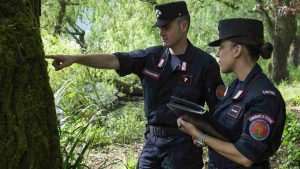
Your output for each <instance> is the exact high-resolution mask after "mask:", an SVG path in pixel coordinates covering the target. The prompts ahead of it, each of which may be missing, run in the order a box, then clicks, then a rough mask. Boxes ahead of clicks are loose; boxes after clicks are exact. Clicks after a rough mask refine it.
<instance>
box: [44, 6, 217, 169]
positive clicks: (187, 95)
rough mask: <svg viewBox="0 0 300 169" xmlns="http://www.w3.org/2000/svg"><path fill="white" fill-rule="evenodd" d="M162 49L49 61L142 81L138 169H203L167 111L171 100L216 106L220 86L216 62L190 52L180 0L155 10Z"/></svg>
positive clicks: (58, 65) (187, 18) (184, 8)
mask: <svg viewBox="0 0 300 169" xmlns="http://www.w3.org/2000/svg"><path fill="white" fill-rule="evenodd" d="M155 10H156V17H157V22H156V23H155V24H154V26H153V27H158V28H159V30H160V36H161V38H162V41H163V45H160V46H154V47H150V48H147V49H145V50H134V51H131V52H126V53H125V52H118V53H113V54H94V55H84V56H83V55H76V56H74V57H69V56H66V55H56V56H53V55H52V56H47V57H48V58H52V59H54V61H53V66H54V67H55V68H56V70H59V69H62V68H64V67H67V66H70V65H72V64H73V63H78V64H82V65H87V66H90V67H95V68H101V69H116V71H117V73H118V74H119V75H120V76H124V75H127V74H130V73H135V74H136V75H138V76H139V77H140V79H141V81H142V86H143V97H144V110H145V114H146V118H147V122H148V123H147V129H146V134H145V135H146V143H145V145H144V148H143V150H142V152H141V154H140V157H139V160H138V166H137V168H143V169H146V168H151V169H155V168H171V169H176V168H178V169H196V168H197V169H199V168H202V166H203V163H202V149H199V148H196V147H195V146H194V144H193V142H192V138H191V137H190V136H188V135H186V134H184V133H183V132H181V131H180V130H179V129H178V127H177V122H176V119H177V118H178V117H176V115H175V114H174V113H173V112H172V111H171V110H170V109H169V108H168V107H167V106H166V103H168V102H169V100H170V97H171V96H176V97H180V98H183V99H187V100H189V101H192V102H195V103H197V104H200V105H204V103H205V102H206V103H207V105H208V107H209V109H210V111H214V108H215V106H216V105H217V102H218V100H217V98H216V94H215V90H216V88H217V87H218V86H219V85H222V84H223V82H222V79H221V77H220V73H219V66H218V64H217V62H216V61H215V59H214V58H213V57H212V56H210V55H209V54H207V53H205V52H204V51H202V50H200V49H198V48H196V47H194V46H193V45H192V44H191V42H190V41H189V40H188V39H187V32H188V29H189V24H190V16H189V12H188V9H187V6H186V3H185V2H183V1H180V2H172V3H167V4H162V5H157V6H155Z"/></svg>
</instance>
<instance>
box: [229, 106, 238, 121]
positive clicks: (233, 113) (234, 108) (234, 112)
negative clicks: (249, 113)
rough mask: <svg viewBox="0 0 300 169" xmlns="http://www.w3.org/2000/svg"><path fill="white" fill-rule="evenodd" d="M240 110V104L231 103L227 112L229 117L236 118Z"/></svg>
mask: <svg viewBox="0 0 300 169" xmlns="http://www.w3.org/2000/svg"><path fill="white" fill-rule="evenodd" d="M241 110H242V108H241V107H240V106H238V105H233V106H232V107H231V108H230V111H229V112H228V113H227V114H228V115H230V116H231V117H234V118H236V119H237V118H238V117H239V114H240V112H241Z"/></svg>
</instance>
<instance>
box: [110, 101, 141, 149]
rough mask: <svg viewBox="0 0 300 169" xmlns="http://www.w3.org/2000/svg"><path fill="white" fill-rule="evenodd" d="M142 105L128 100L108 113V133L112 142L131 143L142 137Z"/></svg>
mask: <svg viewBox="0 0 300 169" xmlns="http://www.w3.org/2000/svg"><path fill="white" fill-rule="evenodd" d="M142 106H143V104H142V103H130V102H129V103H126V106H125V107H123V108H122V109H118V110H116V111H114V112H112V113H111V114H110V115H109V117H108V118H109V121H108V123H107V127H108V129H109V131H108V135H109V136H110V137H111V138H112V140H114V142H118V143H131V142H132V141H134V140H140V139H141V138H143V133H144V130H145V119H144V112H143V109H142Z"/></svg>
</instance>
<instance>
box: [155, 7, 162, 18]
mask: <svg viewBox="0 0 300 169" xmlns="http://www.w3.org/2000/svg"><path fill="white" fill-rule="evenodd" d="M155 12H156V18H159V17H160V16H161V15H162V13H161V11H160V10H158V9H157V10H156V11H155Z"/></svg>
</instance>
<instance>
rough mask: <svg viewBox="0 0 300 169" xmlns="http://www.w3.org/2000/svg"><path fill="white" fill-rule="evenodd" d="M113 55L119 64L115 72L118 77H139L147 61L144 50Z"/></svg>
mask: <svg viewBox="0 0 300 169" xmlns="http://www.w3.org/2000/svg"><path fill="white" fill-rule="evenodd" d="M114 55H115V56H116V57H117V58H118V60H119V63H120V69H119V70H116V72H117V73H118V74H119V75H120V76H125V75H128V74H130V73H134V74H136V75H138V76H141V73H142V70H143V69H144V67H145V63H146V59H147V52H146V50H141V49H140V50H134V51H130V52H117V53H114Z"/></svg>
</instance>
